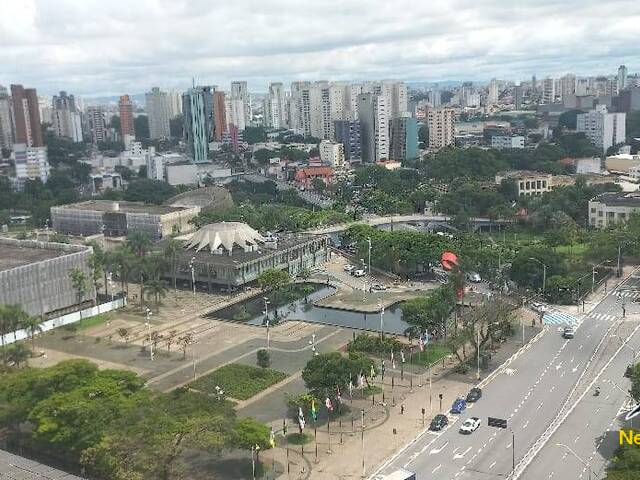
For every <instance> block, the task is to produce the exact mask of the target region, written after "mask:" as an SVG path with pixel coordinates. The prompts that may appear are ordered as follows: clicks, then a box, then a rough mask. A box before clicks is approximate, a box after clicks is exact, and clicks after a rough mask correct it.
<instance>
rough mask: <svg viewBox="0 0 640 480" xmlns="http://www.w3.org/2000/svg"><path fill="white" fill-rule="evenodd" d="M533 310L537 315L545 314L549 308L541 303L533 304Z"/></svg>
mask: <svg viewBox="0 0 640 480" xmlns="http://www.w3.org/2000/svg"><path fill="white" fill-rule="evenodd" d="M530 305H531V310H533V311H534V312H537V313H544V312H546V311H547V306H546V305H545V304H543V303H540V302H531V304H530Z"/></svg>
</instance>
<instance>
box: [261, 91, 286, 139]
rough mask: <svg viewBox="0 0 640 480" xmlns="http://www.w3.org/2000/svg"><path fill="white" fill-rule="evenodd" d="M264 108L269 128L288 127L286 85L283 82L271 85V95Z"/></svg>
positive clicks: (268, 96)
mask: <svg viewBox="0 0 640 480" xmlns="http://www.w3.org/2000/svg"><path fill="white" fill-rule="evenodd" d="M264 106H265V109H264V114H265V119H266V124H267V126H269V127H272V128H285V127H286V126H287V120H286V111H285V95H284V85H283V84H282V83H281V82H276V83H272V84H270V85H269V93H268V95H267V98H266V100H265V105H264Z"/></svg>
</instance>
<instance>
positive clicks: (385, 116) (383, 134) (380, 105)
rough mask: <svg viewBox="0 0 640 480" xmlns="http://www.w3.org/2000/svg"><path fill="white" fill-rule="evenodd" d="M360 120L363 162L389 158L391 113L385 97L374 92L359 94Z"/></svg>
mask: <svg viewBox="0 0 640 480" xmlns="http://www.w3.org/2000/svg"><path fill="white" fill-rule="evenodd" d="M358 120H359V121H360V138H361V141H362V162H363V163H374V162H379V161H380V160H388V159H389V113H388V110H387V105H386V103H385V97H384V96H382V95H375V94H373V93H362V94H360V95H358Z"/></svg>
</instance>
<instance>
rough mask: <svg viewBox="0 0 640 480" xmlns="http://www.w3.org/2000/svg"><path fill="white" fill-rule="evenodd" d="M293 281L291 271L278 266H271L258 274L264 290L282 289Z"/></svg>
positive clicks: (259, 283) (259, 282)
mask: <svg viewBox="0 0 640 480" xmlns="http://www.w3.org/2000/svg"><path fill="white" fill-rule="evenodd" d="M289 283H291V276H290V275H289V272H287V271H285V270H280V269H278V268H269V269H267V270H265V271H264V272H262V273H261V274H260V275H259V276H258V285H260V288H262V289H263V290H280V289H281V288H283V287H285V286H286V285H288V284H289Z"/></svg>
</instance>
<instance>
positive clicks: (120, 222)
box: [51, 200, 200, 240]
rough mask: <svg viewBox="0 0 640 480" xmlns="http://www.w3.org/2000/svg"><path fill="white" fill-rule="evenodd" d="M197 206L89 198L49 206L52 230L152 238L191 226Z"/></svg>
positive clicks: (65, 232)
mask: <svg viewBox="0 0 640 480" xmlns="http://www.w3.org/2000/svg"><path fill="white" fill-rule="evenodd" d="M199 212H200V207H197V206H193V207H171V206H166V205H146V204H144V203H137V202H114V201H110V200H89V201H86V202H80V203H73V204H71V205H61V206H57V207H51V221H52V224H53V228H54V230H55V231H56V232H58V233H62V234H65V235H77V236H82V237H86V236H89V235H95V234H98V233H104V235H105V236H108V237H122V236H127V235H129V234H131V233H133V232H142V233H146V234H147V235H149V236H150V237H151V238H152V239H153V240H159V239H161V238H164V237H166V236H169V235H171V234H174V233H181V232H188V231H190V230H192V229H193V227H192V225H191V224H190V223H189V221H190V220H191V219H192V218H193V217H195V216H196V215H197V214H198V213H199Z"/></svg>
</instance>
